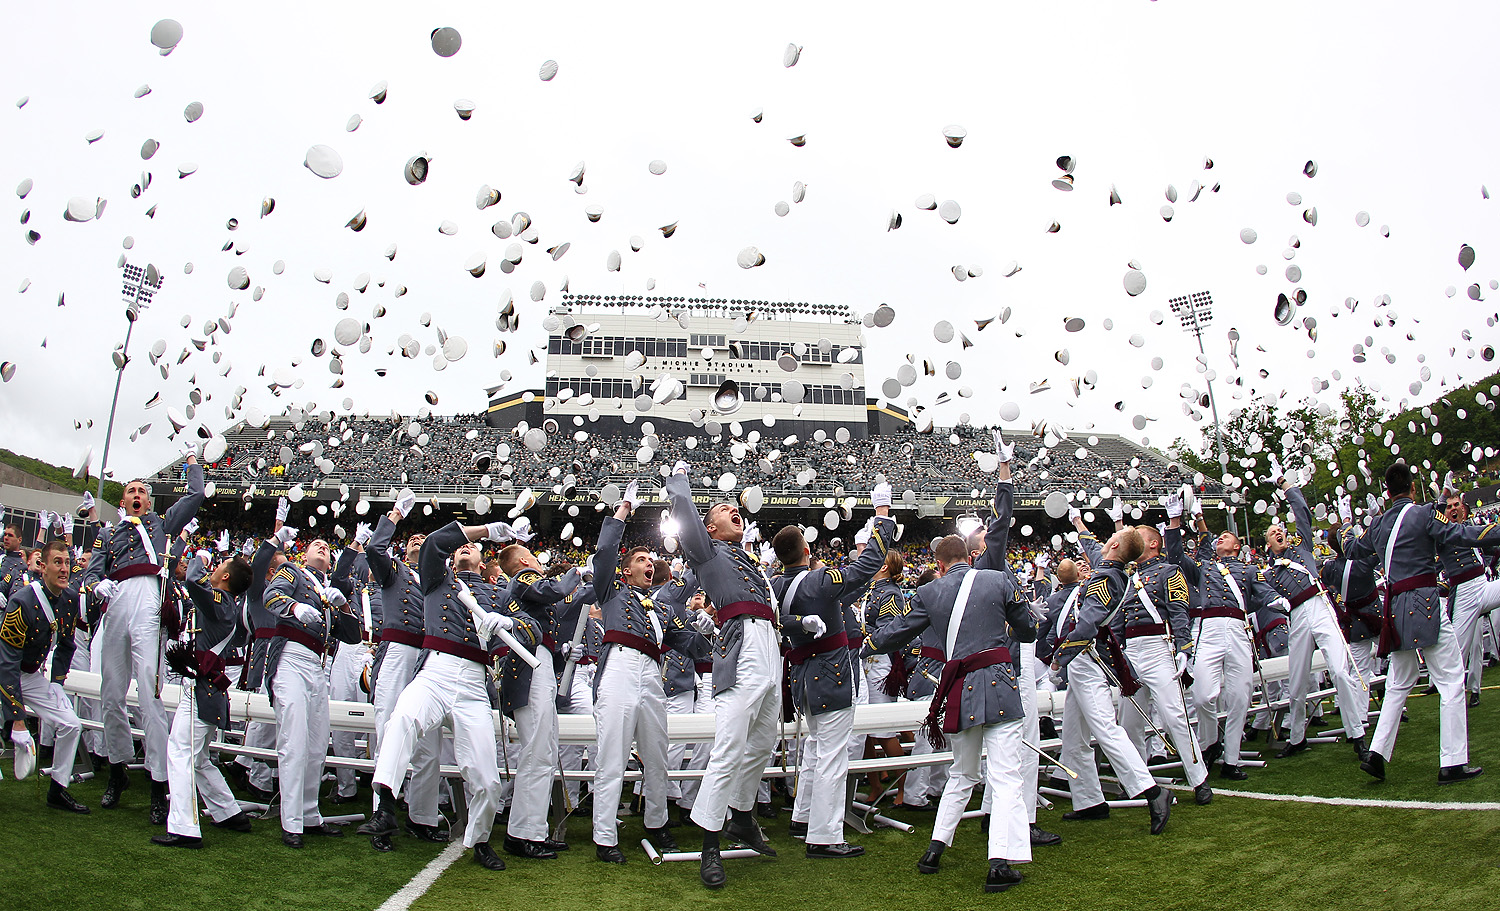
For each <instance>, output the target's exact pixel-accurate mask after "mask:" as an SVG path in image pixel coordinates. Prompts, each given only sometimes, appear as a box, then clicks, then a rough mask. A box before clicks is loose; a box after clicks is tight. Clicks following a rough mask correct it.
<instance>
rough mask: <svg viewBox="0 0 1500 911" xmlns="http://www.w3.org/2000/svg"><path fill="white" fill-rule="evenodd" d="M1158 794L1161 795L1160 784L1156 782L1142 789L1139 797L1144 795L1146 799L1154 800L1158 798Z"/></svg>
mask: <svg viewBox="0 0 1500 911" xmlns="http://www.w3.org/2000/svg"><path fill="white" fill-rule="evenodd" d="M1160 796H1161V785H1158V784H1154V785H1152V786H1151V787H1149V788H1147V789H1146V790H1144V791H1142V792H1141V797H1144V798H1145V799H1147V800H1155V799H1156V798H1158V797H1160ZM1137 799H1139V798H1137Z"/></svg>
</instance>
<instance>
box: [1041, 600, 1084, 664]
mask: <svg viewBox="0 0 1500 911" xmlns="http://www.w3.org/2000/svg"><path fill="white" fill-rule="evenodd" d="M1081 584H1083V583H1081V582H1069V583H1068V584H1066V585H1059V586H1058V587H1057V588H1056V589H1055V590H1053V592H1052V594H1050V595H1048V596H1047V619H1046V621H1045V624H1044V625H1043V627H1042V629H1041V631H1040V633H1039V635H1038V636H1037V637H1036V657H1037V659H1038V660H1040V661H1045V662H1047V663H1048V664H1051V663H1052V652H1053V650H1054V648H1055V647H1056V645H1057V634H1058V633H1059V632H1061V630H1060V629H1059V627H1058V625H1057V621H1058V619H1059V618H1060V617H1062V613H1063V608H1065V607H1067V606H1068V599H1069V598H1071V597H1073V592H1075V591H1078V586H1079V585H1081ZM1078 597H1080V598H1082V597H1083V592H1081V591H1079V592H1078Z"/></svg>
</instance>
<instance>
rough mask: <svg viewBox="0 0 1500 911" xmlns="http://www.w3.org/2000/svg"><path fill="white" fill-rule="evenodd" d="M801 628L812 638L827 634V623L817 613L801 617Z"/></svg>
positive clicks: (819, 637)
mask: <svg viewBox="0 0 1500 911" xmlns="http://www.w3.org/2000/svg"><path fill="white" fill-rule="evenodd" d="M802 628H803V629H804V630H806V631H807V632H808V633H809V634H810V635H811V636H812V637H813V638H814V639H821V638H823V637H824V636H826V635H828V624H826V623H824V622H823V618H822V617H819V616H818V615H817V614H808V615H807V616H806V617H803V618H802Z"/></svg>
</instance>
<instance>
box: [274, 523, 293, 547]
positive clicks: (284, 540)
mask: <svg viewBox="0 0 1500 911" xmlns="http://www.w3.org/2000/svg"><path fill="white" fill-rule="evenodd" d="M272 537H274V538H275V539H276V543H277V544H278V545H279V546H281V547H282V548H285V547H286V546H287V545H288V544H290V543H292V542H293V541H295V540H297V529H295V528H293V527H292V526H290V525H283V526H281V528H280V530H278V531H277V532H276V534H275V535H273V536H272Z"/></svg>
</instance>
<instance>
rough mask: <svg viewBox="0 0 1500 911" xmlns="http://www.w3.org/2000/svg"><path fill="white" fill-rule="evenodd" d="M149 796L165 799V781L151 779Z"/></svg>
mask: <svg viewBox="0 0 1500 911" xmlns="http://www.w3.org/2000/svg"><path fill="white" fill-rule="evenodd" d="M151 796H152V797H166V796H167V783H166V782H165V781H157V780H156V779H155V778H153V779H151Z"/></svg>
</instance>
